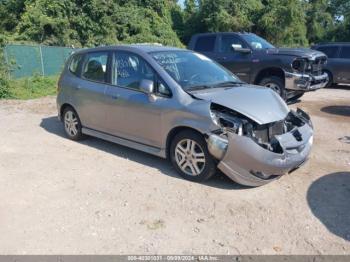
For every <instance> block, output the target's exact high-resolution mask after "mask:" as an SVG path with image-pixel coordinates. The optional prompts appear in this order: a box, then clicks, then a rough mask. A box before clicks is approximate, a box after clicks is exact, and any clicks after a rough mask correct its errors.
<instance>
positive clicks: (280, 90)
mask: <svg viewBox="0 0 350 262" xmlns="http://www.w3.org/2000/svg"><path fill="white" fill-rule="evenodd" d="M259 85H261V86H266V87H268V88H270V89H272V90H273V91H275V92H276V93H277V94H279V96H280V97H281V98H282V99H283V100H286V99H287V92H286V89H285V87H284V81H283V79H281V78H280V77H278V76H269V77H265V78H263V79H262V80H261V81H260V83H259Z"/></svg>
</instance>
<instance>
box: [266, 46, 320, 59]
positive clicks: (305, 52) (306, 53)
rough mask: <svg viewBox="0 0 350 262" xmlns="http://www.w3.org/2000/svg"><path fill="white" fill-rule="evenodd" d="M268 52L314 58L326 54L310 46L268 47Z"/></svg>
mask: <svg viewBox="0 0 350 262" xmlns="http://www.w3.org/2000/svg"><path fill="white" fill-rule="evenodd" d="M266 53H267V54H271V55H287V56H296V57H307V58H309V59H314V58H315V57H319V56H325V55H324V54H323V53H322V52H319V51H316V50H312V49H308V48H272V49H268V50H267V51H266Z"/></svg>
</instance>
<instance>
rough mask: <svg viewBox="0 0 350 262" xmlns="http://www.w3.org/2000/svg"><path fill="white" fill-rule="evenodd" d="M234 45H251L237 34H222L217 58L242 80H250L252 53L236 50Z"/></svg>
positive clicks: (246, 46)
mask: <svg viewBox="0 0 350 262" xmlns="http://www.w3.org/2000/svg"><path fill="white" fill-rule="evenodd" d="M233 45H234V46H236V47H241V48H249V46H248V45H247V44H246V43H245V42H244V41H242V40H241V39H240V38H239V37H238V36H236V35H230V34H228V35H225V34H224V35H221V37H220V38H219V50H218V53H217V54H216V57H215V60H216V61H217V62H219V63H220V64H221V65H223V66H224V67H226V68H227V69H228V70H230V71H231V72H232V73H234V74H235V75H236V76H238V77H239V78H240V79H241V80H243V81H245V82H249V81H250V71H251V64H252V63H251V58H252V54H251V53H241V52H237V51H234V49H233V47H232V46H233Z"/></svg>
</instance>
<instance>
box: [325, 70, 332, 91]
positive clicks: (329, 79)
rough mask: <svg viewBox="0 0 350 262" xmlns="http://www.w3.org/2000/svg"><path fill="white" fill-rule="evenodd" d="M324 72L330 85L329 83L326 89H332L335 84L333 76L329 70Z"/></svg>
mask: <svg viewBox="0 0 350 262" xmlns="http://www.w3.org/2000/svg"><path fill="white" fill-rule="evenodd" d="M324 72H325V73H326V74H327V75H328V83H327V85H326V86H325V88H330V87H332V85H333V84H334V83H333V75H332V73H331V72H329V71H327V70H325V71H324Z"/></svg>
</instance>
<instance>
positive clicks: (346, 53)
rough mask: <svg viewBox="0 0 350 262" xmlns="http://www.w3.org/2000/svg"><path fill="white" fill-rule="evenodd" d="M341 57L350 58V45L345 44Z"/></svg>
mask: <svg viewBox="0 0 350 262" xmlns="http://www.w3.org/2000/svg"><path fill="white" fill-rule="evenodd" d="M339 58H344V59H350V46H343V47H342V48H341V51H340V56H339Z"/></svg>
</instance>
